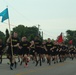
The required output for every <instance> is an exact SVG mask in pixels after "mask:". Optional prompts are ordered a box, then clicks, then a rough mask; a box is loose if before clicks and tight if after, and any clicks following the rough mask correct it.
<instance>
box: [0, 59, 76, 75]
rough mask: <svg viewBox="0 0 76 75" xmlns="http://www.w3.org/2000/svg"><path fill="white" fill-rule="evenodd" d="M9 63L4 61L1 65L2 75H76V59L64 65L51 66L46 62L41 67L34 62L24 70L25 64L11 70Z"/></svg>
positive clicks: (0, 74) (67, 61)
mask: <svg viewBox="0 0 76 75" xmlns="http://www.w3.org/2000/svg"><path fill="white" fill-rule="evenodd" d="M7 62H8V60H7V59H4V60H3V63H2V64H0V75H76V59H74V60H73V61H72V60H71V59H67V60H66V61H65V62H64V63H58V64H53V63H52V64H51V65H50V66H49V65H48V64H46V62H45V63H43V65H42V66H41V67H40V66H39V65H38V66H37V67H35V66H34V65H35V64H32V62H30V63H29V67H28V68H24V64H23V65H22V66H20V65H19V64H18V67H17V68H16V69H14V70H10V69H9V65H8V64H7Z"/></svg>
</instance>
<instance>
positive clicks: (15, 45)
mask: <svg viewBox="0 0 76 75" xmlns="http://www.w3.org/2000/svg"><path fill="white" fill-rule="evenodd" d="M9 42H10V43H11V44H9V48H10V46H11V48H10V52H11V59H12V60H11V68H10V69H13V65H12V64H14V65H15V68H16V66H17V62H16V55H18V52H19V51H18V46H19V39H18V34H17V32H14V33H13V36H12V37H9V38H8V39H7V43H9Z"/></svg>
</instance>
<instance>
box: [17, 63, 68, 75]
mask: <svg viewBox="0 0 76 75" xmlns="http://www.w3.org/2000/svg"><path fill="white" fill-rule="evenodd" d="M66 63H67V62H64V63H59V64H55V65H53V66H52V65H50V66H47V67H42V68H38V69H36V70H29V71H27V72H22V73H19V74H16V75H25V74H29V73H33V72H38V71H39V72H40V71H43V70H46V69H53V68H56V67H58V66H64V65H65V64H66Z"/></svg>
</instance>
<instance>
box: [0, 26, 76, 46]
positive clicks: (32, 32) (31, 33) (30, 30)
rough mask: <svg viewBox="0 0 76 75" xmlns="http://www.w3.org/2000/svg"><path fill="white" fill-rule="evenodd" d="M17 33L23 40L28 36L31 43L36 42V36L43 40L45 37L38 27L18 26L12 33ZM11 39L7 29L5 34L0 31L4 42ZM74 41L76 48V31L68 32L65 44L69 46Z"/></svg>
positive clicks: (0, 36)
mask: <svg viewBox="0 0 76 75" xmlns="http://www.w3.org/2000/svg"><path fill="white" fill-rule="evenodd" d="M13 32H17V33H18V36H19V38H20V39H21V38H22V37H23V36H26V37H27V38H28V40H29V41H31V40H34V37H35V36H39V37H40V39H41V40H43V36H42V35H41V32H40V31H39V29H38V28H37V27H36V26H32V27H27V26H26V27H25V26H24V25H18V26H16V27H14V28H13V30H12V31H11V33H13ZM8 37H9V30H8V29H6V30H5V33H3V32H2V31H0V38H1V39H2V40H3V42H6V40H7V38H8ZM70 40H72V41H73V43H72V44H73V45H75V46H76V30H74V31H73V30H67V31H66V36H65V42H64V43H66V44H69V41H70Z"/></svg>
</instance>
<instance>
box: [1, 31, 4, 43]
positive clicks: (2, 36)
mask: <svg viewBox="0 0 76 75" xmlns="http://www.w3.org/2000/svg"><path fill="white" fill-rule="evenodd" d="M0 39H2V40H3V42H4V41H5V34H4V33H3V32H1V31H0Z"/></svg>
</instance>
